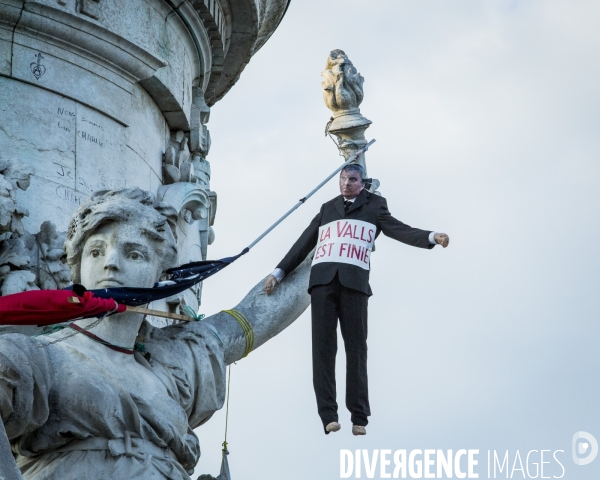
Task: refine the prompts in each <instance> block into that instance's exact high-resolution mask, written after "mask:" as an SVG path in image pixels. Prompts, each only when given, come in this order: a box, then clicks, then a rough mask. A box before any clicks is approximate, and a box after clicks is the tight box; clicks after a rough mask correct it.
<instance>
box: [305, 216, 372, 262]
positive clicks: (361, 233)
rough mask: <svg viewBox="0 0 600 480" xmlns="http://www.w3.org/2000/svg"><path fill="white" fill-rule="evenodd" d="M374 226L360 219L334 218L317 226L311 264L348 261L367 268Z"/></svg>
mask: <svg viewBox="0 0 600 480" xmlns="http://www.w3.org/2000/svg"><path fill="white" fill-rule="evenodd" d="M376 230H377V229H376V227H375V225H373V224H372V223H368V222H363V221H361V220H336V221H334V222H331V223H328V224H327V225H323V226H322V227H320V228H319V242H318V243H317V250H316V253H315V257H314V258H313V262H312V264H313V265H316V264H318V263H323V262H337V263H349V264H350V265H355V266H357V267H360V268H364V269H365V270H369V257H370V256H371V250H373V243H374V242H375V232H376Z"/></svg>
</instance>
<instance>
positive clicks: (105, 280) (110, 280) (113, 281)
mask: <svg viewBox="0 0 600 480" xmlns="http://www.w3.org/2000/svg"><path fill="white" fill-rule="evenodd" d="M106 284H108V285H106ZM98 285H102V286H103V287H105V288H106V287H107V286H115V285H119V286H121V285H123V284H122V283H121V282H119V281H118V280H117V279H116V278H103V279H102V280H100V281H99V282H98Z"/></svg>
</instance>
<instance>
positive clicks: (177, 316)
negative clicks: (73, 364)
mask: <svg viewBox="0 0 600 480" xmlns="http://www.w3.org/2000/svg"><path fill="white" fill-rule="evenodd" d="M68 301H69V303H81V300H79V298H78V297H69V298H68ZM115 303H116V302H115ZM125 307H126V311H127V312H134V313H143V314H144V315H153V316H155V317H162V318H170V319H172V320H181V321H184V322H195V321H196V319H195V318H192V317H190V316H188V315H180V314H179V313H170V312H163V311H162V310H153V309H151V308H143V307H131V306H129V305H126V306H125Z"/></svg>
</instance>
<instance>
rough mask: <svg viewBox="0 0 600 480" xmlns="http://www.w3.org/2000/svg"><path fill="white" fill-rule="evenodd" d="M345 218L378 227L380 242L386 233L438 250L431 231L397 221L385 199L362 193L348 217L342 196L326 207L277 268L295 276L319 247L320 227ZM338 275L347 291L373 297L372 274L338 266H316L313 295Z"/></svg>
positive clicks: (313, 275)
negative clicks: (432, 242)
mask: <svg viewBox="0 0 600 480" xmlns="http://www.w3.org/2000/svg"><path fill="white" fill-rule="evenodd" d="M344 218H346V219H354V220H362V221H363V222H369V223H372V224H374V225H375V226H376V227H377V231H376V234H375V237H376V238H377V236H378V235H379V234H380V233H381V232H383V234H384V235H386V236H388V237H391V238H393V239H395V240H398V241H400V242H403V243H406V244H407V245H412V246H413V247H420V248H429V249H430V248H433V247H434V245H431V244H430V243H429V234H430V233H431V232H430V231H428V230H420V229H418V228H412V227H410V226H409V225H406V224H404V223H402V222H401V221H400V220H397V219H395V218H394V217H392V215H391V214H390V212H389V210H388V207H387V201H386V199H385V198H383V197H381V196H379V195H374V194H372V193H369V192H368V191H367V190H362V191H361V192H360V194H359V195H358V197H356V200H355V201H354V203H353V204H352V206H351V207H350V208H349V209H348V213H346V214H345V213H344V197H342V196H341V195H339V196H337V197H335V198H334V199H333V200H330V201H329V202H327V203H324V204H323V205H322V206H321V211H320V212H319V214H318V215H317V216H316V217H315V218H314V219H313V220H312V222H310V225H309V226H308V228H307V229H306V230H304V232H303V233H302V235H300V238H299V239H298V240H297V241H296V243H294V245H293V246H292V248H291V249H290V251H289V252H288V253H287V255H286V256H285V257H284V258H283V260H282V261H281V262H280V263H279V265H277V268H281V269H282V270H283V271H284V272H285V273H286V274H288V273H290V272H292V271H293V270H294V269H295V268H296V267H297V266H298V265H300V263H302V261H303V260H304V259H305V258H306V256H307V255H308V254H309V253H310V252H311V250H312V249H313V248H314V247H315V245H316V244H317V241H318V235H319V227H320V226H322V225H326V224H328V223H330V222H334V221H336V220H342V219H344ZM336 273H337V274H338V276H339V279H340V283H341V284H342V285H344V286H345V287H348V288H352V289H354V290H358V291H360V292H363V293H366V294H367V295H372V291H371V287H370V286H369V270H365V269H363V268H360V267H357V266H354V265H350V264H346V263H336V262H328V263H317V264H316V265H313V267H312V269H311V271H310V281H309V285H308V291H309V293H310V291H311V289H312V288H313V287H314V286H316V285H327V284H328V283H329V282H331V281H332V280H333V279H334V277H335V275H336Z"/></svg>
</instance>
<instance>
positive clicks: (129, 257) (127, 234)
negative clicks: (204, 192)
mask: <svg viewBox="0 0 600 480" xmlns="http://www.w3.org/2000/svg"><path fill="white" fill-rule="evenodd" d="M176 218H177V212H176V211H175V209H173V208H172V207H169V206H168V205H166V204H163V203H160V202H157V201H156V198H155V197H154V195H152V194H151V193H149V192H145V191H143V190H141V189H139V188H128V189H121V190H103V191H100V192H96V193H94V194H93V195H91V196H90V198H89V199H88V200H86V202H85V203H83V204H82V205H81V206H80V207H79V208H78V209H77V211H76V212H75V214H74V215H73V217H72V218H71V222H70V223H69V229H68V231H67V239H66V240H65V251H66V252H67V262H68V264H69V267H70V268H71V276H72V280H73V282H74V283H81V284H82V285H84V286H85V287H86V288H88V289H97V288H110V287H151V286H152V285H153V284H154V282H156V281H157V280H158V279H159V277H160V275H161V274H162V272H164V271H165V270H166V269H168V268H171V267H174V266H175V262H176V261H177V246H176V240H175V237H174V235H173V232H174V227H175V221H176Z"/></svg>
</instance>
